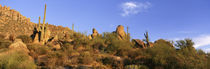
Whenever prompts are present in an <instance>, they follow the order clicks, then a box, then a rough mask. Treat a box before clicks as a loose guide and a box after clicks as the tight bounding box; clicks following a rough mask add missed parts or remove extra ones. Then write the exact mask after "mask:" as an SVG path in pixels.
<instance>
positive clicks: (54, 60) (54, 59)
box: [44, 51, 68, 69]
mask: <svg viewBox="0 0 210 69" xmlns="http://www.w3.org/2000/svg"><path fill="white" fill-rule="evenodd" d="M47 57H48V58H47V62H45V63H44V64H45V65H46V66H47V68H50V69H52V68H56V67H59V66H65V65H67V61H68V58H67V55H66V54H65V53H63V51H52V52H49V53H48V54H47Z"/></svg>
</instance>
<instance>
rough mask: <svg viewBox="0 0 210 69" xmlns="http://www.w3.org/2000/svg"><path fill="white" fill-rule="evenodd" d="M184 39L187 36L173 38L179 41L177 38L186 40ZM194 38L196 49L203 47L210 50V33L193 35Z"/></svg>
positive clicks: (207, 50)
mask: <svg viewBox="0 0 210 69" xmlns="http://www.w3.org/2000/svg"><path fill="white" fill-rule="evenodd" d="M184 39H185V38H174V39H171V40H173V41H177V40H184ZM192 40H193V42H194V43H195V45H194V47H195V48H196V49H202V50H203V51H205V52H210V34H209V35H200V36H197V37H192Z"/></svg>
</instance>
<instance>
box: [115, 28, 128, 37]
mask: <svg viewBox="0 0 210 69" xmlns="http://www.w3.org/2000/svg"><path fill="white" fill-rule="evenodd" d="M115 33H117V37H118V38H119V39H120V40H125V39H126V37H127V35H126V33H125V31H124V27H123V26H122V25H118V26H117V29H116V31H115Z"/></svg>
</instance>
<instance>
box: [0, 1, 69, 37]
mask: <svg viewBox="0 0 210 69" xmlns="http://www.w3.org/2000/svg"><path fill="white" fill-rule="evenodd" d="M37 22H38V20H37ZM36 26H37V23H33V22H31V21H30V18H27V17H25V16H23V15H21V13H20V12H18V11H16V10H14V9H10V7H7V6H1V5H0V34H1V35H5V36H9V35H11V34H12V35H15V36H19V35H32V34H33V31H34V28H35V27H36ZM48 26H49V30H50V31H53V32H51V36H55V35H56V34H57V35H59V36H64V34H65V33H69V32H70V31H71V30H70V29H69V28H66V27H62V26H54V25H48Z"/></svg>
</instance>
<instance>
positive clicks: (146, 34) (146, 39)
mask: <svg viewBox="0 0 210 69" xmlns="http://www.w3.org/2000/svg"><path fill="white" fill-rule="evenodd" d="M144 37H145V40H144V41H145V42H146V43H147V46H150V44H149V34H148V32H147V31H146V33H144Z"/></svg>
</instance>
